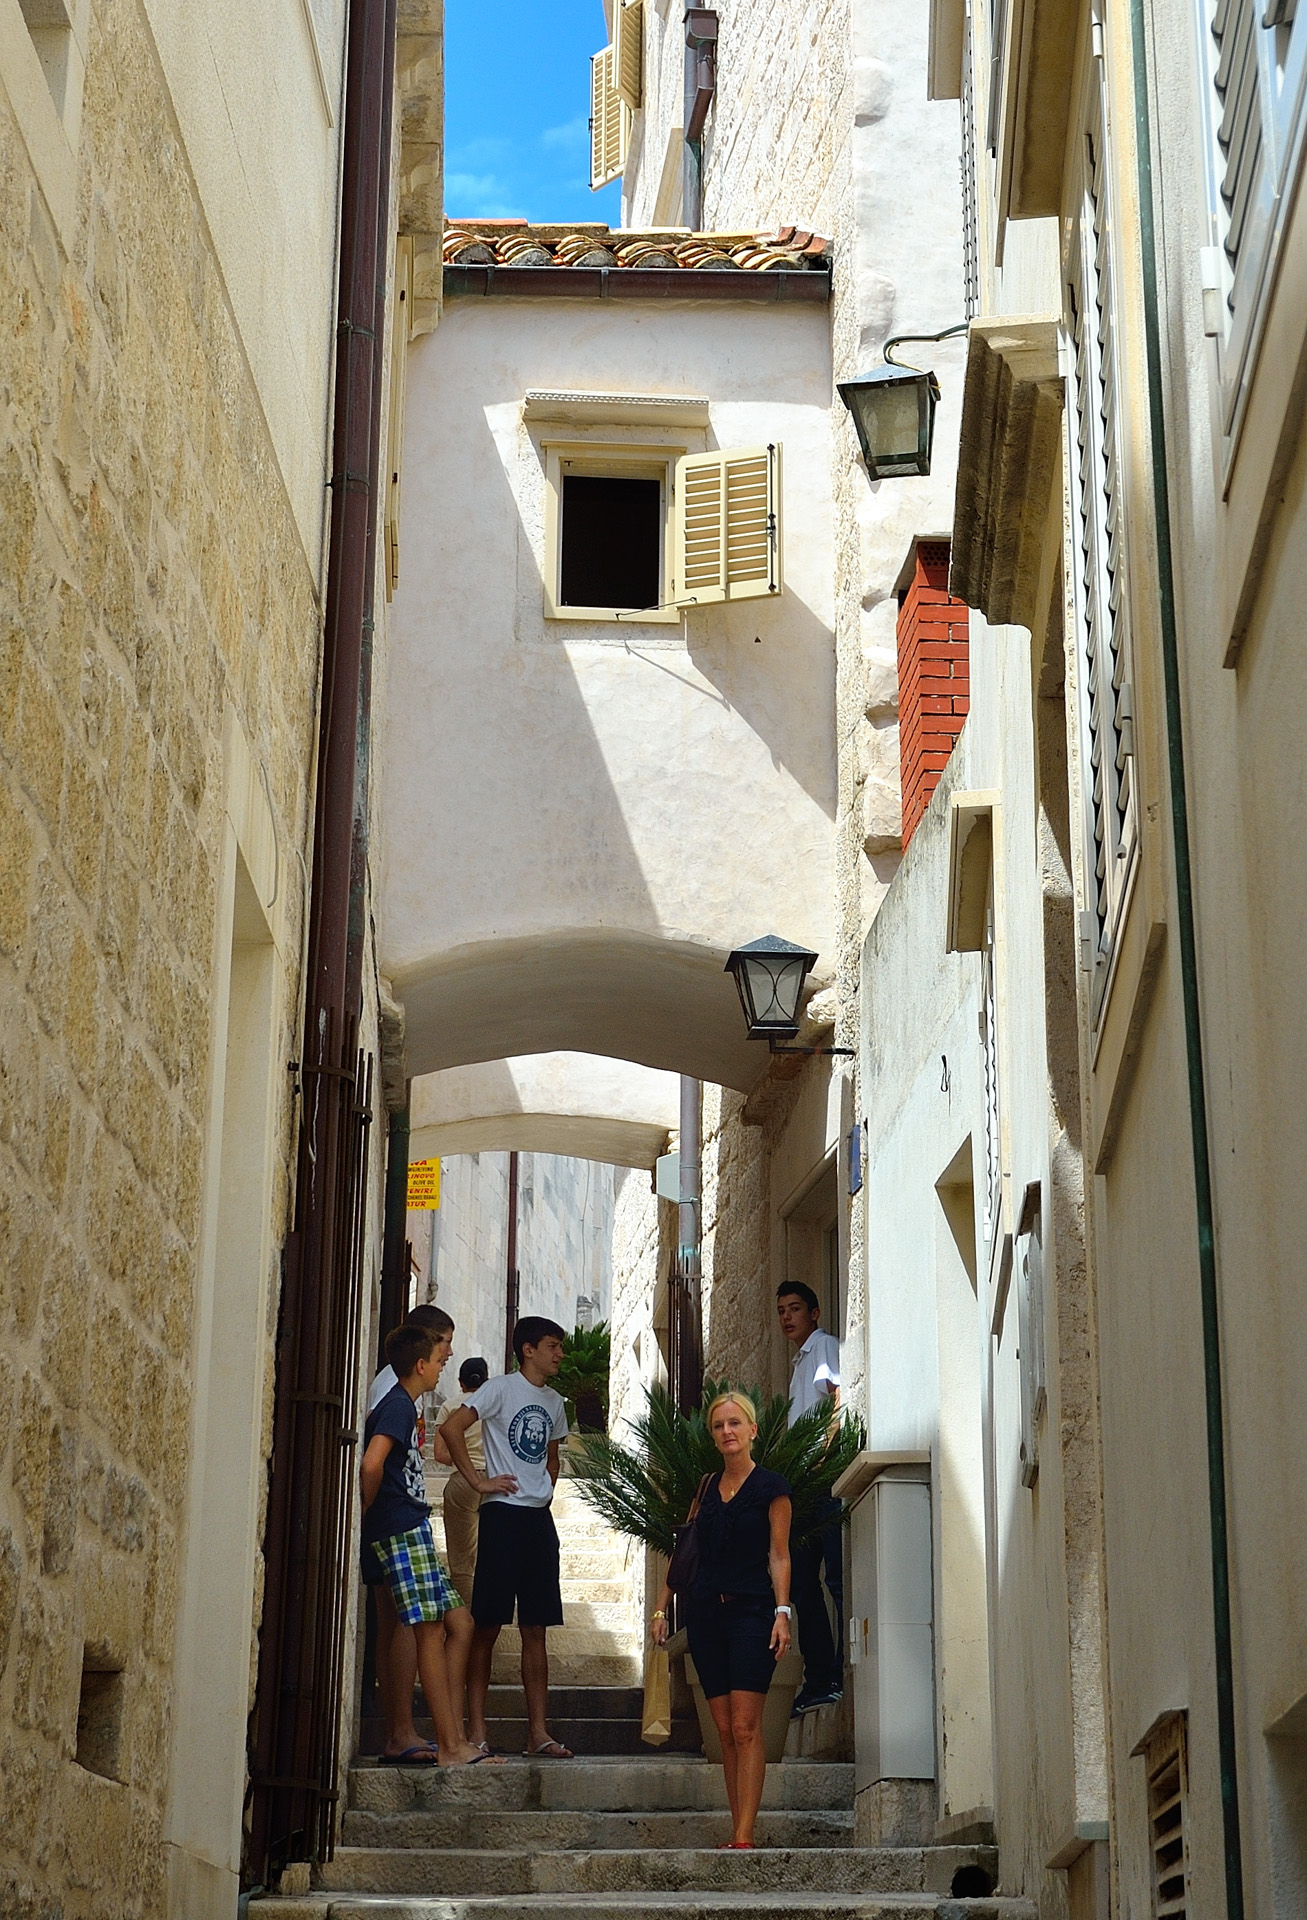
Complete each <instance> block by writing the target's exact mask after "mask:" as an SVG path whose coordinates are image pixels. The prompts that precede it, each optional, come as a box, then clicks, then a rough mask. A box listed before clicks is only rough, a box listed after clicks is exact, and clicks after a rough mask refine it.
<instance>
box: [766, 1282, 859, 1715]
mask: <svg viewBox="0 0 1307 1920" xmlns="http://www.w3.org/2000/svg"><path fill="white" fill-rule="evenodd" d="M776 1314H777V1318H778V1319H779V1320H780V1323H781V1332H782V1333H783V1334H784V1335H785V1338H786V1339H787V1340H788V1341H789V1343H790V1345H791V1346H792V1347H793V1348H794V1370H793V1372H792V1373H791V1375H790V1413H789V1425H790V1426H793V1425H794V1423H795V1421H796V1420H797V1419H799V1417H800V1415H802V1414H805V1413H807V1412H809V1411H810V1410H811V1408H813V1407H815V1406H816V1405H817V1404H818V1403H819V1402H820V1401H822V1400H823V1399H826V1398H829V1400H830V1401H831V1403H832V1410H834V1409H837V1408H838V1407H839V1404H840V1343H839V1341H838V1340H837V1339H836V1338H835V1336H834V1334H832V1333H826V1332H824V1331H823V1330H822V1328H821V1326H820V1325H819V1324H818V1323H819V1321H820V1320H821V1306H820V1303H819V1301H818V1299H817V1296H816V1294H815V1293H814V1292H813V1290H812V1288H811V1287H808V1286H805V1285H804V1284H803V1282H802V1281H800V1280H787V1281H786V1282H785V1283H784V1284H783V1285H782V1286H780V1287H778V1288H777V1291H776ZM822 1518H823V1520H824V1521H825V1522H826V1524H825V1525H824V1526H823V1527H822V1530H821V1532H820V1533H819V1534H818V1535H817V1537H816V1539H815V1540H809V1541H806V1542H805V1543H804V1545H803V1546H801V1547H796V1546H793V1545H792V1546H791V1547H790V1598H791V1600H792V1601H793V1602H794V1607H795V1611H796V1612H797V1614H798V1616H799V1622H798V1624H799V1651H800V1653H802V1655H803V1685H802V1686H801V1687H800V1688H799V1691H798V1693H797V1694H796V1695H795V1697H794V1707H793V1712H792V1715H791V1718H794V1719H797V1718H798V1716H799V1715H800V1714H801V1713H807V1712H808V1711H809V1710H810V1709H811V1708H813V1707H828V1706H833V1705H834V1703H835V1701H837V1700H839V1699H841V1698H842V1697H843V1694H844V1539H843V1532H842V1529H841V1527H840V1502H839V1501H838V1500H835V1499H831V1500H829V1501H828V1502H827V1503H826V1505H825V1509H824V1512H823V1515H822ZM823 1562H824V1563H825V1573H826V1591H827V1592H828V1593H829V1594H830V1597H831V1599H832V1600H833V1601H834V1603H835V1633H834V1636H833V1637H832V1634H831V1626H830V1617H829V1615H828V1614H827V1612H826V1597H825V1594H823V1593H822V1590H821V1583H822V1564H823Z"/></svg>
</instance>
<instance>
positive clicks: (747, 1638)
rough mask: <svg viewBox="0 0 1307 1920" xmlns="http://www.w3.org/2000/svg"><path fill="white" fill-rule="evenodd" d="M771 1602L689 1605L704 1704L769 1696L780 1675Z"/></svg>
mask: <svg viewBox="0 0 1307 1920" xmlns="http://www.w3.org/2000/svg"><path fill="white" fill-rule="evenodd" d="M775 1620H776V1608H775V1603H774V1601H771V1600H761V1599H759V1600H754V1599H740V1600H691V1602H690V1609H689V1619H688V1620H687V1621H686V1629H687V1631H688V1633H689V1637H690V1658H691V1659H692V1660H693V1662H694V1666H695V1671H696V1673H697V1674H698V1676H699V1685H700V1686H701V1687H702V1688H703V1692H704V1698H705V1699H706V1700H715V1699H717V1698H719V1697H720V1695H722V1694H723V1693H766V1692H767V1690H768V1688H769V1687H770V1686H771V1683H772V1675H773V1674H774V1673H775V1671H776V1656H775V1654H774V1653H773V1652H772V1650H771V1630H772V1627H773V1625H774V1624H775Z"/></svg>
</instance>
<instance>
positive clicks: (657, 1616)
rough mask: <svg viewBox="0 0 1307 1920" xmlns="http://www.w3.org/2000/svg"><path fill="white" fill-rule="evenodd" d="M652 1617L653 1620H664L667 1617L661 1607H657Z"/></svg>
mask: <svg viewBox="0 0 1307 1920" xmlns="http://www.w3.org/2000/svg"><path fill="white" fill-rule="evenodd" d="M653 1617H654V1619H655V1620H665V1619H666V1618H667V1615H666V1614H665V1613H664V1612H663V1610H662V1608H661V1607H659V1608H658V1610H657V1612H656V1613H655V1614H654V1616H653Z"/></svg>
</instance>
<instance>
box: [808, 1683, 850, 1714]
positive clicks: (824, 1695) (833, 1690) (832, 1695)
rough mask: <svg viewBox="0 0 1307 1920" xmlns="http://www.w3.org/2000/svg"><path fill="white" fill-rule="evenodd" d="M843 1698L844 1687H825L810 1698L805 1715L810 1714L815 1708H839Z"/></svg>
mask: <svg viewBox="0 0 1307 1920" xmlns="http://www.w3.org/2000/svg"><path fill="white" fill-rule="evenodd" d="M843 1698H844V1689H843V1687H824V1688H823V1689H822V1691H821V1692H820V1693H814V1694H810V1695H809V1696H808V1700H807V1703H806V1704H805V1706H804V1709H803V1710H804V1712H805V1713H809V1712H811V1711H812V1710H813V1708H815V1707H834V1706H838V1704H839V1702H840V1701H841V1700H842V1699H843Z"/></svg>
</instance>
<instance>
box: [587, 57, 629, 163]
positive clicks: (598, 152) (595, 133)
mask: <svg viewBox="0 0 1307 1920" xmlns="http://www.w3.org/2000/svg"><path fill="white" fill-rule="evenodd" d="M626 111H627V110H626V106H625V104H624V102H623V100H622V96H621V94H620V93H618V91H617V85H616V60H615V58H614V53H613V49H612V47H605V48H604V50H603V52H602V53H596V54H595V55H594V57H593V58H592V60H591V62H590V185H591V187H592V188H595V189H597V188H599V187H606V186H607V185H608V182H609V181H610V180H617V179H619V178H620V177H621V172H622V168H623V167H624V166H625V165H626Z"/></svg>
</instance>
